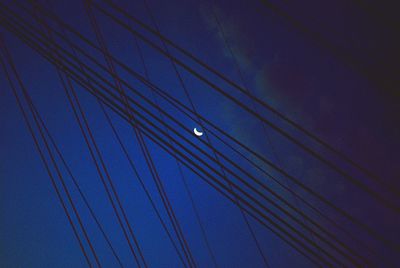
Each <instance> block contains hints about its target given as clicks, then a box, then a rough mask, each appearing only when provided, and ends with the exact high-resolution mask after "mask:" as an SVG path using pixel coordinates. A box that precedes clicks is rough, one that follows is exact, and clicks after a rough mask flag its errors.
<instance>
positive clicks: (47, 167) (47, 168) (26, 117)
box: [0, 38, 93, 267]
mask: <svg viewBox="0 0 400 268" xmlns="http://www.w3.org/2000/svg"><path fill="white" fill-rule="evenodd" d="M0 43H1V44H0V46H1V47H2V48H3V46H4V44H3V40H2V38H1V40H0ZM3 53H4V52H3ZM0 61H1V65H2V67H3V69H4V71H5V73H6V76H7V80H8V82H9V84H10V87H11V89H12V92H13V94H14V96H15V98H16V101H17V104H18V107H19V109H20V111H21V113H22V115H23V118H24V121H25V124H26V125H27V127H28V130H29V132H30V134H31V136H32V139H33V141H34V144H35V147H36V150H37V152H38V153H39V155H40V158H41V160H42V163H43V164H44V166H45V169H46V172H47V174H48V175H49V178H50V181H51V185H52V186H53V189H54V190H55V192H56V195H57V198H58V200H59V202H60V203H61V206H62V208H63V210H64V213H65V215H66V216H67V219H68V222H69V224H70V226H71V228H72V231H73V233H74V236H75V237H76V239H77V240H78V243H79V248H80V250H81V252H82V254H83V255H84V257H85V260H86V262H87V264H88V266H89V267H93V265H92V263H91V261H90V259H89V256H88V254H87V252H86V250H85V247H84V245H83V243H82V240H81V238H80V237H79V233H78V231H77V228H76V227H75V224H74V222H73V220H72V217H71V215H70V213H69V211H68V209H67V207H66V204H65V201H64V199H63V197H62V195H61V193H60V190H59V189H58V187H57V184H56V181H55V179H54V176H53V174H52V172H51V170H50V166H49V163H48V162H47V160H46V157H45V156H44V152H43V151H42V149H41V148H40V144H39V141H38V139H37V137H36V135H35V132H34V130H33V127H32V125H31V123H30V122H29V118H28V115H27V114H26V112H25V110H24V108H23V105H22V102H21V100H20V97H19V96H18V93H17V90H16V88H15V86H14V84H13V82H12V80H11V77H10V74H9V73H8V71H7V67H6V66H5V62H4V60H3V57H0Z"/></svg>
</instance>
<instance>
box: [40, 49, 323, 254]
mask: <svg viewBox="0 0 400 268" xmlns="http://www.w3.org/2000/svg"><path fill="white" fill-rule="evenodd" d="M43 56H44V57H45V58H47V56H48V55H46V54H44V55H43ZM222 186H223V185H222ZM217 190H218V189H217ZM243 202H244V201H243ZM245 203H246V204H248V202H247V201H246V202H245ZM252 209H254V207H253V208H252ZM256 211H257V212H259V211H258V210H256ZM264 218H265V215H264ZM267 221H268V222H270V223H271V224H272V225H273V226H274V227H275V228H277V229H279V230H280V231H282V228H280V226H279V225H276V224H275V223H274V222H273V221H271V220H270V219H268V218H267ZM264 225H265V223H264ZM283 232H284V233H285V235H287V234H288V233H287V231H285V230H283ZM274 233H276V231H274ZM277 235H278V236H279V237H281V238H282V239H283V240H284V241H286V242H287V243H289V245H292V246H293V247H294V248H295V249H296V250H298V251H299V252H300V253H301V254H303V255H304V252H303V251H302V250H301V249H299V248H298V247H296V246H295V245H293V243H292V242H290V241H288V240H287V239H285V238H284V237H282V235H280V234H279V233H278V234H277ZM289 235H290V234H289ZM290 238H291V239H293V240H294V241H295V242H297V243H299V240H298V239H296V238H293V237H290ZM303 247H304V246H303ZM307 250H308V251H310V250H309V249H308V248H307ZM314 255H315V254H314ZM317 257H319V256H317ZM308 258H309V256H308ZM319 258H320V257H319Z"/></svg>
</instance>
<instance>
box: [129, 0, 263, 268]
mask: <svg viewBox="0 0 400 268" xmlns="http://www.w3.org/2000/svg"><path fill="white" fill-rule="evenodd" d="M143 3H144V6H145V8H146V11H147V13H148V14H149V16H150V19H151V21H152V23H153V25H154V27H155V29H156V31H157V33H159V34H160V33H161V31H160V28H159V26H158V23H157V21H156V19H155V17H154V15H153V12H152V11H151V9H150V6H149V4H148V2H147V0H143ZM135 38H136V36H135ZM160 40H161V43H162V45H163V49H164V51H165V52H166V53H167V54H168V55H171V53H170V51H169V49H168V47H167V45H166V43H165V42H164V40H163V39H160ZM169 61H170V63H171V65H172V67H173V69H174V72H175V74H176V77H177V78H178V81H179V84H180V86H181V88H182V89H183V91H184V93H185V96H186V98H187V100H188V101H189V104H190V107H191V109H192V111H193V112H194V114H195V116H196V117H197V120H196V121H197V122H198V123H199V124H200V126H201V128H202V129H204V124H203V123H202V121H201V120H200V119H199V116H198V112H197V109H196V107H195V105H194V103H193V100H192V98H191V96H190V94H189V91H188V89H187V87H186V84H185V82H184V80H183V77H182V75H181V74H180V72H179V70H178V68H177V66H176V64H175V62H174V61H173V60H171V59H170V58H169ZM147 80H149V79H147ZM205 137H206V140H207V142H208V144H209V145H210V147H211V150H212V152H213V155H214V158H215V160H216V161H217V162H218V163H219V166H220V168H221V172H222V174H223V175H224V176H226V173H225V171H224V169H223V167H222V165H221V163H220V159H219V157H218V155H217V154H216V153H215V149H214V146H213V144H212V142H211V139H210V138H209V135H208V133H207V131H206V132H205ZM228 186H229V187H231V188H232V186H231V185H230V184H229V183H228ZM232 190H233V189H232ZM238 208H239V211H240V214H241V216H242V218H243V221H244V222H245V225H246V228H247V229H248V231H249V233H250V236H251V238H252V239H253V241H254V243H255V245H256V247H257V250H258V252H259V253H260V255H261V258H262V259H263V262H264V264H265V266H266V267H269V264H268V261H267V258H266V256H265V254H264V252H263V250H262V249H261V245H260V242H259V241H258V239H257V237H256V234H255V231H254V229H253V227H252V226H251V223H250V222H249V220H248V218H247V216H246V214H245V213H244V212H243V210H242V209H241V206H240V203H238Z"/></svg>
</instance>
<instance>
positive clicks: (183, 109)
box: [53, 17, 399, 251]
mask: <svg viewBox="0 0 400 268" xmlns="http://www.w3.org/2000/svg"><path fill="white" fill-rule="evenodd" d="M53 18H56V17H53ZM58 23H60V24H61V25H63V26H64V27H66V28H67V29H68V30H69V31H72V32H73V33H74V34H76V35H77V36H78V37H80V38H81V39H82V40H84V41H85V42H87V43H88V44H89V45H91V47H93V48H95V49H97V50H98V49H99V48H97V47H96V46H93V44H91V43H90V41H88V40H87V39H85V38H84V37H83V36H82V35H80V34H79V33H77V32H74V30H73V29H71V28H70V27H68V25H66V24H63V23H62V22H61V21H58ZM60 37H61V38H63V36H60ZM63 39H65V38H63ZM67 42H68V40H67ZM76 48H77V50H80V52H81V54H83V55H84V56H86V57H88V58H91V57H90V56H88V55H87V53H86V54H85V53H84V52H82V50H81V49H80V48H79V47H76ZM92 60H93V58H92ZM114 62H116V63H118V64H119V65H120V66H121V67H123V68H124V69H125V70H126V71H128V72H129V73H130V74H131V75H133V76H134V77H135V78H137V79H138V80H139V81H141V82H143V83H144V84H146V85H147V86H149V87H152V88H154V89H156V90H157V91H156V93H157V94H159V95H160V96H162V97H163V98H165V99H166V100H167V101H168V102H169V103H170V104H172V105H173V106H174V107H175V108H177V109H178V110H179V111H181V112H182V113H184V114H185V115H187V116H188V117H190V118H192V120H195V119H194V118H193V117H191V115H190V114H189V113H191V112H192V111H191V110H190V109H189V108H187V107H186V106H185V105H184V104H182V103H180V102H179V100H177V99H175V98H174V97H171V96H169V95H168V94H167V93H166V92H165V91H162V90H160V89H159V88H158V87H157V86H155V85H152V84H151V83H149V82H148V81H146V80H145V79H144V78H143V77H142V76H140V75H139V74H137V73H135V72H134V71H133V70H132V69H130V68H129V67H127V66H126V65H124V64H123V63H122V62H120V61H118V60H117V59H115V58H114ZM178 105H179V106H178ZM199 117H201V119H202V120H203V121H204V122H206V123H207V124H208V125H210V126H211V127H213V128H214V129H216V130H217V131H218V132H219V133H221V134H222V135H224V136H225V137H227V138H228V139H230V140H231V141H233V142H235V143H236V144H237V145H239V146H241V147H242V148H244V149H245V150H247V151H248V152H249V153H251V154H253V155H254V156H255V157H257V158H258V159H260V160H261V161H263V162H264V163H265V164H267V165H269V166H270V167H272V168H274V169H275V170H276V171H278V172H279V173H281V174H283V175H284V176H286V177H287V178H289V179H290V180H291V181H293V182H294V183H296V185H298V186H300V187H301V188H302V189H303V190H305V191H307V192H309V193H311V194H312V195H314V196H316V197H317V198H318V199H319V200H321V201H322V202H324V203H325V204H327V205H328V206H330V207H332V208H333V209H335V211H337V212H339V213H340V214H341V215H342V216H344V217H346V218H347V219H348V220H350V221H351V222H353V223H354V224H357V225H359V226H361V227H362V228H363V229H364V230H365V231H367V232H368V233H369V235H371V236H373V237H374V238H376V239H378V240H380V241H381V242H383V243H385V244H389V245H390V246H391V247H392V248H393V249H395V250H397V251H398V250H399V246H398V245H395V244H393V242H392V241H389V240H387V239H386V238H384V237H382V236H381V235H379V234H377V233H376V232H375V231H374V230H372V229H371V228H370V227H368V226H367V225H365V224H364V223H362V222H360V221H358V220H356V219H355V218H354V217H352V216H351V215H350V214H348V213H347V212H345V211H344V210H342V209H340V208H339V207H337V206H335V205H334V204H332V203H331V202H330V201H329V200H327V199H326V198H325V197H323V196H322V195H320V194H318V193H316V192H315V191H313V190H312V189H311V188H309V187H307V186H306V185H304V184H303V183H301V181H299V180H298V179H296V178H294V177H293V176H291V175H289V174H288V173H287V172H286V171H284V170H283V169H281V168H279V167H277V166H276V165H274V163H272V162H271V161H269V160H267V159H266V158H265V157H263V156H262V155H260V154H259V153H257V152H255V151H253V150H252V149H251V148H249V147H248V146H246V145H244V144H243V143H241V142H240V141H238V140H236V139H235V138H233V137H232V136H230V135H228V134H226V133H225V132H224V131H223V130H222V129H220V128H219V127H218V126H216V125H215V124H213V123H212V122H210V121H208V120H207V119H205V118H204V117H202V116H201V115H199ZM207 131H208V132H211V133H213V131H211V130H210V129H208V130H207ZM213 134H214V135H215V137H216V138H218V139H219V140H220V141H221V142H223V143H224V144H225V145H227V146H229V147H230V148H231V149H232V150H234V151H235V152H236V153H238V154H240V155H241V156H242V157H243V158H244V159H246V160H247V161H249V163H251V164H252V165H253V166H255V167H256V168H257V169H259V170H260V171H262V172H263V173H264V174H266V175H267V176H269V177H270V178H271V179H273V180H274V181H276V182H277V183H278V184H279V185H280V186H281V187H283V188H285V189H286V190H287V191H289V192H291V193H292V194H295V195H297V194H296V193H294V192H293V191H291V190H290V189H288V188H287V187H285V186H284V185H283V184H282V183H280V182H279V181H278V180H276V179H275V178H274V177H273V176H271V174H269V173H268V172H266V171H265V170H264V169H262V168H261V167H259V166H258V165H257V164H255V163H254V162H253V161H252V160H251V159H249V158H248V157H246V156H245V155H243V154H242V153H240V152H239V151H238V150H237V149H235V148H233V147H232V146H231V145H229V144H228V143H227V142H226V141H224V140H222V139H221V138H220V137H218V135H216V134H215V133H213ZM297 197H298V198H301V199H302V201H303V202H304V203H305V204H308V206H310V207H311V208H313V210H314V211H317V212H319V214H321V212H320V211H319V210H318V209H317V208H315V207H313V206H312V205H311V204H309V203H308V202H307V201H305V200H304V199H303V198H302V197H300V196H299V195H297ZM321 215H322V214H321ZM324 218H325V219H328V220H329V218H327V217H326V216H324ZM330 222H331V223H332V220H330ZM335 226H336V227H339V226H338V225H337V224H335ZM341 230H342V231H344V232H346V233H347V234H349V233H348V232H347V231H345V230H344V229H343V228H341ZM349 236H351V235H349Z"/></svg>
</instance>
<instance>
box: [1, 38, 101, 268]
mask: <svg viewBox="0 0 400 268" xmlns="http://www.w3.org/2000/svg"><path fill="white" fill-rule="evenodd" d="M3 51H4V52H3V53H4V54H5V56H6V58H8V61H9V64H10V66H11V69H12V71H13V73H14V75H15V78H16V79H17V82H18V84H19V86H20V88H21V89H22V93H23V96H24V97H25V100H26V102H27V103H28V105H29V109H30V112H31V114H32V116H33V119H34V122H35V124H36V127H37V128H38V130H39V133H40V136H41V138H42V140H43V142H44V145H45V147H46V150H47V152H48V154H49V156H50V160H51V163H52V164H53V166H54V169H55V171H56V173H57V176H58V178H59V181H60V183H61V185H62V189H63V190H64V192H65V194H66V196H67V198H68V201H69V203H70V204H71V207H72V210H73V212H74V214H75V216H76V218H77V220H78V224H79V227H80V228H81V230H82V233H83V235H84V237H85V240H86V242H87V244H88V245H89V248H90V251H91V252H92V254H93V257H94V258H95V261H96V264H97V265H98V267H100V268H101V267H102V265H101V264H100V260H99V258H98V256H97V253H96V251H95V249H94V247H93V244H92V242H91V239H90V238H89V235H88V233H87V231H86V228H85V226H84V224H83V222H82V219H81V217H80V215H79V212H78V210H77V208H76V206H75V203H74V201H73V200H72V196H71V194H70V192H69V190H68V187H67V185H66V184H65V180H64V177H63V175H62V173H61V170H60V169H59V167H58V165H57V162H56V160H55V158H54V154H53V153H52V152H51V149H50V146H49V143H48V141H47V139H46V137H45V134H44V132H43V129H42V128H41V125H40V123H39V121H38V118H37V117H36V114H35V111H34V109H33V107H32V106H31V102H30V97H29V95H27V90H26V88H25V85H24V84H23V83H22V79H21V77H20V76H19V73H18V71H17V69H16V67H15V65H14V63H13V60H12V58H11V54H10V53H9V51H8V49H7V48H6V46H5V45H3Z"/></svg>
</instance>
